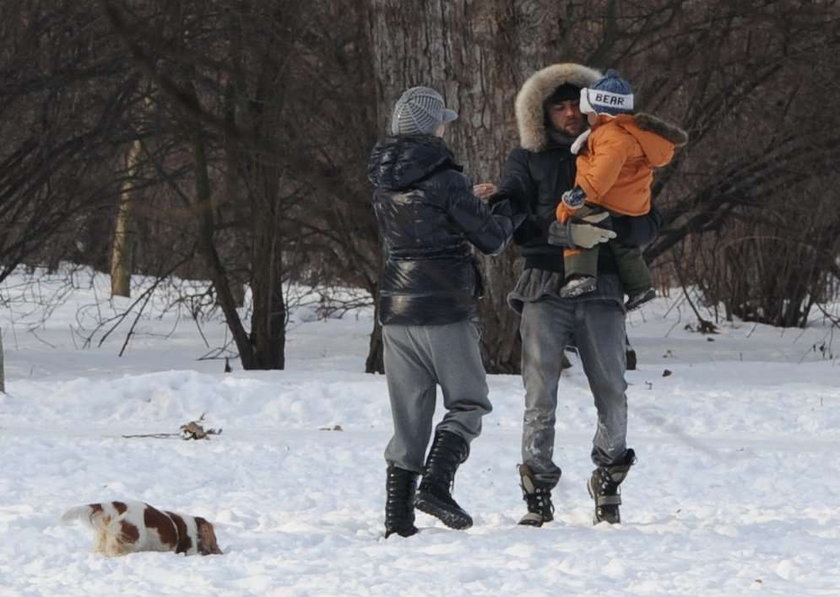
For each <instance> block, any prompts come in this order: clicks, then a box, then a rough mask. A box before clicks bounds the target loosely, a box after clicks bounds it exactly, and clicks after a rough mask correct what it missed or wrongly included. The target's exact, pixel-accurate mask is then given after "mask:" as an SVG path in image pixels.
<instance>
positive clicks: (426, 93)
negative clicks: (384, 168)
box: [391, 87, 458, 136]
mask: <svg viewBox="0 0 840 597" xmlns="http://www.w3.org/2000/svg"><path fill="white" fill-rule="evenodd" d="M456 118H458V113H457V112H455V111H454V110H449V109H448V108H446V107H444V103H443V97H441V95H440V94H439V93H438V92H437V91H435V90H434V89H432V88H431V87H412V88H411V89H407V90H406V91H405V92H404V93H403V94H402V95H401V96H400V99H398V100H397V103H396V104H394V113H393V115H392V116H391V134H393V135H396V136H407V135H433V134H434V132H435V130H437V127H438V126H439V125H440V124H441V123H444V122H451V121H452V120H455V119H456Z"/></svg>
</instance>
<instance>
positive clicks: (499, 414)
mask: <svg viewBox="0 0 840 597" xmlns="http://www.w3.org/2000/svg"><path fill="white" fill-rule="evenodd" d="M21 282H22V278H21V276H15V277H14V278H12V279H10V280H9V281H7V282H6V283H4V284H3V285H2V286H0V293H2V297H3V299H4V301H6V304H5V305H4V306H3V307H2V309H0V326H2V331H3V343H4V346H5V357H6V358H5V361H6V362H5V370H6V390H7V394H6V395H0V596H2V597H7V596H11V595H15V596H18V595H20V596H27V597H29V596H32V597H34V596H40V595H50V596H60V597H69V596H76V595H78V596H84V597H98V596H103V597H105V596H107V597H111V596H113V595H120V596H133V595H143V596H159V595H184V594H189V595H223V596H227V595H230V596H252V595H253V596H255V597H256V596H259V597H272V596H280V595H284V596H285V595H313V596H314V595H318V596H320V595H383V596H394V595H412V596H423V595H447V596H448V597H454V596H456V595H503V596H506V595H511V596H514V595H515V596H518V597H519V596H538V595H546V596H549V595H551V596H554V595H562V596H564V597H565V596H569V597H571V596H578V595H579V596H599V597H600V596H629V595H633V596H636V595H638V596H665V595H668V596H672V595H686V596H691V597H699V596H711V595H732V596H740V595H745V594H747V593H750V592H754V594H757V595H762V594H763V595H784V596H805V595H824V596H828V595H840V458H838V456H837V455H838V452H840V360H838V359H837V358H836V356H835V357H834V358H829V356H830V355H829V353H831V356H834V355H837V354H838V352H840V339H838V338H837V337H836V336H837V334H838V333H840V330H836V329H835V330H833V332H832V329H831V327H830V325H829V324H828V323H827V322H824V321H822V320H820V319H819V318H815V320H814V323H813V325H812V326H810V327H809V328H808V329H806V330H804V331H803V330H787V331H782V330H778V329H773V328H769V327H766V326H756V325H753V324H744V323H737V324H721V327H720V333H719V334H718V335H714V336H703V335H700V334H698V333H695V332H692V331H690V330H688V329H686V325H689V324H694V323H696V321H695V318H694V316H693V314H692V313H691V311H690V310H689V309H688V305H687V304H685V303H684V302H681V301H680V300H679V298H678V293H676V292H675V293H674V298H672V299H665V298H663V299H657V301H655V302H654V303H653V304H652V305H651V306H648V307H646V308H644V309H643V310H642V311H641V312H640V313H635V314H633V315H632V316H631V317H630V318H629V320H628V329H629V332H630V336H631V338H632V340H633V342H634V344H635V346H636V348H637V350H638V353H639V361H640V364H639V369H638V370H637V371H632V372H628V381H629V383H630V388H629V390H628V400H629V403H630V415H631V416H630V445H632V446H633V447H634V448H635V449H636V451H637V453H638V455H639V462H638V465H637V466H636V467H634V469H633V470H632V471H631V473H630V475H629V476H628V479H627V481H626V483H625V485H624V487H623V495H624V501H625V505H624V506H623V508H622V514H623V518H624V524H622V525H618V526H615V527H609V526H606V525H598V526H595V527H593V526H592V524H591V508H592V507H591V504H590V501H589V498H588V496H587V493H586V489H585V487H584V484H585V480H586V478H587V476H588V474H589V472H590V470H591V463H590V462H589V449H590V438H591V435H592V432H593V421H594V409H593V407H592V404H591V397H590V394H589V392H588V390H587V387H586V383H585V379H584V377H583V375H582V373H581V371H580V368H579V367H577V366H576V367H575V368H573V369H572V370H571V372H570V373H569V375H568V376H567V377H565V379H564V380H562V381H561V396H560V406H559V409H558V424H557V428H558V436H557V446H556V456H557V461H558V464H560V466H561V467H562V468H563V470H564V474H563V479H562V480H561V482H560V485H559V486H558V488H557V490H556V491H555V504H556V507H557V512H556V516H557V520H556V522H554V523H552V524H549V525H546V526H545V527H543V528H541V529H535V528H526V527H520V526H517V524H516V522H517V520H518V519H519V517H520V516H521V514H522V513H523V512H524V503H523V502H522V499H521V494H520V490H519V488H518V478H517V475H516V468H515V467H516V464H517V462H518V458H519V434H520V430H521V411H522V401H523V390H522V384H521V380H520V378H519V377H518V376H491V377H490V380H489V383H490V388H491V399H492V401H493V404H494V406H495V410H494V412H493V413H492V414H491V415H490V416H489V417H487V419H486V420H485V428H484V433H483V435H482V436H481V437H480V438H479V439H478V440H477V441H476V442H475V443H474V445H473V451H472V456H471V457H470V459H469V460H468V461H467V463H465V464H464V465H463V467H462V468H461V470H460V471H459V473H458V477H457V480H456V485H455V496H456V498H457V499H458V500H459V502H461V503H462V505H464V506H465V507H466V508H467V509H468V510H469V511H470V512H471V513H472V514H473V516H474V518H475V526H474V527H473V528H472V529H470V530H468V531H465V532H458V531H452V530H449V529H447V528H445V527H444V526H442V524H440V523H439V522H438V521H436V520H435V519H432V518H430V517H427V516H426V515H424V514H422V513H418V526H419V527H420V528H421V533H420V534H419V535H416V536H415V537H411V538H408V539H402V538H399V537H393V538H390V539H388V540H387V541H386V540H385V539H384V538H383V528H382V522H383V503H384V491H383V486H384V473H385V470H384V469H385V467H384V461H383V459H382V451H383V449H384V446H385V443H386V441H387V440H388V437H389V435H390V428H391V424H390V415H389V410H388V403H387V392H386V387H385V380H384V377H382V376H373V375H366V374H364V373H362V371H363V364H364V358H365V354H366V349H367V341H368V334H369V332H370V328H371V312H370V310H362V311H357V312H352V313H349V314H346V315H344V317H342V318H340V319H329V320H327V321H323V320H319V319H317V318H316V317H315V310H314V309H313V308H312V307H311V306H302V307H300V308H298V309H297V310H296V311H295V314H294V317H293V320H292V322H291V324H290V327H289V339H288V345H287V358H288V361H287V369H286V370H285V371H277V372H246V371H242V370H241V368H240V367H239V364H238V362H236V361H231V365H233V368H234V371H233V372H231V373H224V372H223V365H224V361H223V360H219V359H206V358H205V359H201V357H206V356H207V355H208V354H212V353H213V352H214V351H213V349H214V348H216V347H220V346H222V345H223V344H224V343H225V342H226V338H227V335H226V333H225V330H224V326H223V325H222V323H221V321H220V319H219V318H216V319H211V320H208V321H203V322H202V323H201V333H199V327H198V326H197V325H196V324H195V323H194V322H193V321H192V320H191V319H190V318H189V317H187V316H185V315H184V313H183V312H182V313H181V314H180V317H179V316H178V315H177V313H176V312H175V311H169V312H168V313H167V314H165V315H163V316H161V317H146V318H143V319H141V320H140V321H139V322H138V323H137V326H136V328H135V332H136V336H135V337H134V338H133V340H132V342H131V343H130V344H129V346H128V347H127V349H126V351H125V354H124V355H123V356H122V357H119V356H118V353H119V352H120V349H121V347H122V344H123V341H124V339H125V333H126V331H127V330H128V328H129V326H130V325H131V323H132V322H131V321H130V320H129V321H126V322H124V323H123V324H122V326H121V327H119V328H118V329H117V330H116V331H114V332H113V333H111V334H110V335H109V336H108V337H107V338H106V339H105V341H104V343H103V344H102V345H101V346H98V342H99V340H100V339H101V338H102V337H103V335H104V332H103V331H100V332H97V333H95V334H94V335H93V342H92V343H91V344H90V347H88V348H85V347H84V336H85V335H86V334H90V333H91V331H92V322H93V321H94V319H95V318H106V317H108V316H109V314H110V312H111V309H112V306H111V304H109V303H108V302H107V301H104V302H102V303H100V304H99V305H98V306H96V307H94V306H93V305H94V304H95V302H96V300H95V299H96V297H99V299H100V300H102V297H107V279H106V278H105V277H103V276H96V277H95V279H94V280H93V284H91V274H90V273H89V272H84V271H82V272H80V273H79V274H78V280H77V282H78V283H77V286H78V287H77V288H76V289H75V290H74V291H73V292H72V293H71V294H69V295H68V296H66V297H65V298H66V302H65V303H64V304H63V305H62V306H60V307H58V308H56V309H55V310H54V311H53V312H52V313H51V316H50V317H49V319H48V320H46V321H43V322H42V321H40V318H39V315H38V313H37V312H36V311H35V310H33V305H32V304H31V303H29V304H27V303H26V302H25V301H26V300H29V301H43V300H45V297H49V296H50V295H51V294H52V293H55V292H57V288H58V286H57V284H56V283H54V282H51V281H50V280H49V279H47V278H42V279H41V280H40V283H39V284H38V286H36V287H35V288H34V289H33V288H32V287H30V288H29V289H28V290H26V291H25V292H24V287H23V286H22V285H21ZM159 296H162V295H159ZM127 304H129V301H128V300H127V299H120V300H119V301H117V302H116V303H114V305H116V306H117V307H120V306H125V305H127ZM164 304H165V299H164V298H156V299H155V300H153V301H152V302H151V303H150V308H151V310H152V311H151V312H152V313H156V314H159V313H160V312H161V309H162V306H163V305H164ZM106 329H107V328H106ZM202 334H203V336H204V337H206V340H207V341H206V342H205V340H204V339H203V338H202ZM666 369H667V370H668V371H670V372H671V374H670V375H665V376H663V373H665V370H666ZM202 413H206V415H205V423H206V426H209V427H213V428H217V429H218V428H221V429H222V433H221V434H220V435H217V436H213V437H212V438H211V439H209V440H206V441H183V440H180V439H177V438H171V439H156V438H125V437H123V436H124V435H132V434H149V433H174V432H177V431H178V427H179V426H180V425H181V424H182V423H185V422H187V421H190V420H194V419H196V418H198V417H199V416H200V415H201V414H202ZM115 499H121V500H129V499H138V500H143V501H146V502H149V503H151V504H152V505H155V506H158V507H160V508H164V509H168V510H174V511H180V512H184V513H188V514H193V515H201V516H204V517H206V518H207V519H209V520H211V521H213V522H214V523H215V524H216V531H217V536H218V538H219V543H220V546H221V547H222V549H223V550H224V552H225V554H224V555H222V556H208V557H199V556H195V557H188V558H187V557H183V556H176V555H174V554H172V553H139V554H132V555H129V556H126V557H122V558H113V559H108V558H104V557H102V556H99V555H96V554H93V553H92V552H91V544H92V533H91V532H90V530H88V529H86V528H84V527H82V526H80V525H71V526H64V525H61V524H60V523H59V517H60V515H61V514H62V512H63V511H64V510H65V509H67V508H69V507H71V506H74V505H77V504H84V503H88V502H95V501H103V500H115Z"/></svg>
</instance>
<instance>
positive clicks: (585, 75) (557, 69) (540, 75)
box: [516, 62, 601, 151]
mask: <svg viewBox="0 0 840 597" xmlns="http://www.w3.org/2000/svg"><path fill="white" fill-rule="evenodd" d="M600 78H601V73H600V72H599V71H597V70H595V69H592V68H589V67H586V66H582V65H580V64H574V63H572V62H564V63H560V64H552V65H551V66H547V67H545V68H543V69H541V70H538V71H537V72H535V73H534V74H533V75H531V76H530V77H529V78H528V80H527V81H525V83H524V84H523V85H522V88H521V89H520V90H519V93H518V94H517V95H516V124H517V127H518V128H519V143H520V145H521V146H522V147H523V148H524V149H527V150H528V151H541V150H542V149H545V147H546V145H547V144H548V132H547V131H546V126H545V112H544V109H543V103H544V102H545V100H547V99H548V98H549V96H550V95H551V94H552V93H553V92H554V90H555V89H557V87H559V86H560V85H563V84H564V83H571V84H572V85H576V86H578V87H588V86H589V85H592V84H593V83H594V82H595V81H597V80H598V79H600Z"/></svg>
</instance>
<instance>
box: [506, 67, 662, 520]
mask: <svg viewBox="0 0 840 597" xmlns="http://www.w3.org/2000/svg"><path fill="white" fill-rule="evenodd" d="M600 77H601V73H599V72H598V71H595V70H593V69H590V68H587V67H584V66H581V65H578V64H570V63H564V64H555V65H552V66H549V67H547V68H544V69H542V70H540V71H538V72H536V73H535V74H534V75H532V76H531V77H530V78H529V79H528V80H527V81H526V82H525V84H524V85H523V86H522V89H521V90H520V92H519V94H518V96H517V99H516V117H517V125H518V128H519V135H520V147H517V148H516V149H514V150H513V151H512V152H511V154H510V155H509V157H508V159H507V162H506V164H505V169H504V173H503V176H502V181H501V183H500V185H499V189H498V192H497V193H496V195H495V196H494V197H493V198H492V200H491V202H496V201H509V202H510V204H511V207H512V209H513V211H514V213H515V214H518V215H520V216H524V217H525V221H524V223H523V224H522V225H520V226H519V227H518V228H517V230H516V232H515V234H514V242H515V243H516V244H517V245H519V247H520V249H521V253H522V256H523V257H524V261H525V264H524V269H523V272H522V275H521V276H520V278H519V281H518V282H517V284H516V286H515V287H514V288H513V290H512V292H511V293H510V295H509V296H508V303H509V304H510V306H511V307H512V308H513V309H515V310H516V311H517V312H518V313H520V315H521V317H522V319H521V324H520V333H521V337H522V377H523V382H524V385H525V414H524V420H523V436H522V464H521V465H520V467H519V473H520V481H521V487H522V491H523V495H524V499H525V501H526V503H527V507H528V512H527V513H526V515H525V516H524V517H523V518H522V520H521V521H520V524H526V525H532V526H541V525H542V524H543V523H545V522H548V521H551V520H553V512H554V507H553V504H552V502H551V490H552V489H553V488H554V487H555V486H556V485H557V483H558V482H559V480H560V475H561V470H560V468H559V467H558V466H557V465H556V464H555V463H554V460H553V453H554V439H555V431H554V425H555V411H556V408H557V390H558V381H559V378H560V371H561V362H562V354H563V349H564V348H565V347H566V346H567V345H570V344H574V346H576V347H577V350H578V353H579V355H580V359H581V363H582V365H583V369H584V372H585V374H586V377H587V379H588V381H589V386H590V389H591V391H592V394H593V397H594V400H595V406H596V409H597V413H598V424H597V428H596V430H595V437H594V439H593V446H592V452H591V457H592V461H593V462H594V464H595V466H596V468H595V470H594V471H593V473H592V476H591V477H590V479H589V481H588V483H587V487H588V489H589V493H590V495H591V496H592V498H593V500H594V502H595V521H596V522H599V521H602V520H605V521H607V522H610V523H614V522H619V521H620V517H619V509H618V506H619V504H620V503H621V499H620V496H619V487H618V486H619V485H620V483H621V482H622V481H623V480H624V478H625V476H626V475H627V472H628V471H629V469H630V466H631V465H632V464H633V462H635V454H634V452H633V450H632V449H628V448H627V445H626V434H627V398H626V396H625V389H626V387H627V384H626V382H625V380H624V373H625V369H626V360H625V358H626V357H625V338H626V334H625V327H624V319H625V311H624V305H623V291H622V288H621V284H620V282H619V279H618V275H617V272H616V267H615V261H614V258H613V256H612V254H611V252H610V251H609V250H604V249H602V250H601V251H600V256H599V261H598V285H597V289H596V290H595V292H593V293H591V294H587V295H583V296H580V297H575V298H560V288H561V287H562V285H563V283H564V275H563V249H564V248H565V247H568V248H573V247H585V248H590V247H592V246H595V245H596V244H598V243H602V242H606V241H607V240H609V239H610V238H613V237H617V238H618V240H620V241H621V242H623V243H626V244H636V245H642V244H645V243H648V242H650V241H651V240H653V238H654V236H655V234H656V231H657V230H658V227H659V223H660V217H659V213H658V211H656V209H655V208H654V209H652V210H651V212H650V213H649V214H648V215H645V216H639V217H608V216H607V215H606V214H600V215H599V216H598V219H597V220H593V221H589V222H584V223H579V224H575V223H571V222H569V223H566V224H561V223H559V222H554V213H555V209H556V207H557V204H558V202H559V201H560V199H561V196H562V195H563V193H564V192H565V191H567V190H569V189H571V188H572V187H573V186H574V180H575V156H574V155H573V154H572V153H571V152H570V147H571V144H572V143H573V142H574V140H575V138H576V137H577V136H578V135H580V134H581V133H582V132H584V130H585V128H586V120H585V118H584V117H583V115H582V114H581V113H580V109H579V106H578V104H579V99H580V89H581V88H582V87H586V86H589V85H591V84H592V83H594V82H595V81H596V80H598V79H599V78H600ZM604 218H607V219H604ZM606 246H607V245H604V247H606Z"/></svg>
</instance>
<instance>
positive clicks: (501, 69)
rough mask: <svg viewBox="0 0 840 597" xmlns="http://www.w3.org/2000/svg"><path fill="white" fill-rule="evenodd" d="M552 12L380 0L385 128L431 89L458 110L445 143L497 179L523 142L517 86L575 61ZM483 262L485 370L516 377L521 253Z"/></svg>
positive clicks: (476, 174)
mask: <svg viewBox="0 0 840 597" xmlns="http://www.w3.org/2000/svg"><path fill="white" fill-rule="evenodd" d="M543 4H545V5H546V7H543ZM552 10H554V11H556V9H552V8H550V7H549V5H548V4H546V3H540V2H516V1H514V0H490V1H478V0H456V1H453V2H440V3H420V2H418V3H414V4H407V3H404V2H401V1H399V0H374V2H373V10H372V15H371V28H372V33H373V34H372V39H373V45H374V51H375V53H374V60H375V66H376V68H375V72H376V74H377V77H378V79H377V90H378V94H377V95H378V99H379V113H380V118H379V120H380V122H382V123H383V124H384V123H385V122H387V116H388V114H389V112H390V109H391V106H392V105H393V102H394V101H395V100H396V99H397V97H398V96H399V94H400V93H401V92H402V91H403V90H405V89H406V88H408V87H411V86H413V85H428V86H431V87H434V88H436V89H438V90H439V91H440V92H441V93H442V94H443V95H444V97H445V98H446V101H447V104H448V105H451V107H453V108H454V109H455V110H457V111H458V113H459V119H458V120H457V121H456V122H455V123H454V124H453V125H452V126H451V127H450V129H449V131H448V132H447V143H448V144H449V146H450V147H451V148H452V149H453V150H454V151H455V155H456V156H457V158H458V159H459V160H460V161H461V162H462V163H463V164H464V165H465V167H466V173H467V174H468V175H469V176H471V177H472V178H473V180H474V181H475V182H480V181H481V182H483V181H494V180H498V177H499V175H500V172H501V167H502V164H503V163H504V159H505V158H506V156H507V154H508V153H509V151H510V150H511V149H512V148H513V147H515V146H516V145H517V144H518V136H517V132H516V126H515V119H514V109H513V106H514V99H515V97H516V92H517V91H518V89H519V86H520V85H521V83H522V82H523V81H524V80H525V78H526V77H528V76H529V75H530V74H531V73H532V72H533V71H535V70H537V69H538V68H542V67H543V66H546V65H547V64H550V63H552V62H558V61H560V60H569V59H571V58H573V57H567V56H562V57H558V56H557V55H556V53H555V49H556V47H557V45H558V38H559V36H560V35H561V32H560V28H561V27H562V22H560V21H558V19H556V18H548V17H550V14H548V13H550V12H551V11H552ZM383 132H384V131H383ZM481 263H482V266H483V270H484V289H485V296H484V299H483V300H482V301H481V324H482V351H483V354H484V359H485V366H486V368H487V370H488V372H490V373H511V372H518V371H519V367H520V363H519V355H520V346H519V338H518V333H517V330H518V326H519V318H518V316H517V315H516V314H515V313H514V312H513V311H512V310H511V309H509V308H508V306H507V303H506V296H507V293H508V292H509V291H510V289H511V288H512V287H513V284H514V282H515V280H516V278H517V275H518V273H519V270H520V267H519V266H518V263H517V260H516V254H515V251H513V250H508V251H507V252H506V253H505V254H504V255H502V256H499V257H494V258H482V259H481ZM368 358H369V360H370V356H369V357H368Z"/></svg>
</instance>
